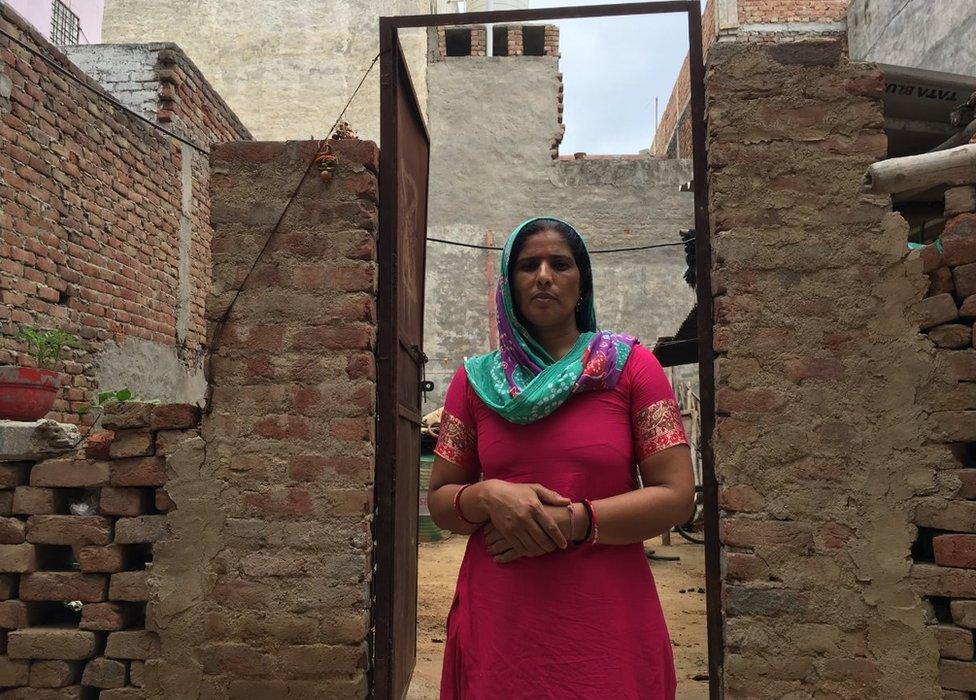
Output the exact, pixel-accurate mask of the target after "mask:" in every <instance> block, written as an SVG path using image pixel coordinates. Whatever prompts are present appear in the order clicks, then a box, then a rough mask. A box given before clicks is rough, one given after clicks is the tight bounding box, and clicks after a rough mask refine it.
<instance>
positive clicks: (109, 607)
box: [78, 603, 131, 632]
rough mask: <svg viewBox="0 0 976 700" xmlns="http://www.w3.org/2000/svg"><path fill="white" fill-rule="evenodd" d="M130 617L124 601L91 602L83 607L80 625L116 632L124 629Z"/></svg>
mask: <svg viewBox="0 0 976 700" xmlns="http://www.w3.org/2000/svg"><path fill="white" fill-rule="evenodd" d="M130 617H131V615H130V612H129V608H127V607H126V606H125V605H124V604H122V603H89V604H87V605H85V606H83V607H82V609H81V622H80V623H78V627H79V628H80V629H83V630H96V631H100V632H114V631H115V630H121V629H124V628H125V627H126V626H127V625H128V624H129V621H130Z"/></svg>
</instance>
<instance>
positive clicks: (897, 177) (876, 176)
mask: <svg viewBox="0 0 976 700" xmlns="http://www.w3.org/2000/svg"><path fill="white" fill-rule="evenodd" d="M973 182H976V144H967V145H965V146H959V147H957V148H950V149H948V150H945V151H937V152H934V153H922V154H919V155H917V156H905V157H902V158H889V159H888V160H882V161H878V162H877V163H875V164H873V165H872V166H871V167H869V168H868V170H867V173H865V175H864V188H865V190H867V191H868V192H873V193H877V194H894V193H896V192H905V191H907V190H926V189H928V188H930V187H936V186H938V185H967V184H970V183H973Z"/></svg>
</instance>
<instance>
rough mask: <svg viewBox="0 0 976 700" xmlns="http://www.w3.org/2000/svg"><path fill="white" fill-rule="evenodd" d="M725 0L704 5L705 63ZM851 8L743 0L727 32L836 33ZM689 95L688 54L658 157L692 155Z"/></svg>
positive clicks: (768, 39) (657, 139)
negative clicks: (718, 11)
mask: <svg viewBox="0 0 976 700" xmlns="http://www.w3.org/2000/svg"><path fill="white" fill-rule="evenodd" d="M722 1H723V0H708V2H707V3H706V4H705V7H704V9H703V10H702V49H703V53H704V57H705V61H706V63H707V61H708V54H709V50H710V47H711V46H712V44H714V43H715V42H716V41H717V40H718V38H719V36H718V35H719V32H718V29H717V23H716V16H715V13H716V8H717V5H718V4H719V3H720V2H722ZM725 1H726V2H727V1H728V0H725ZM846 13H847V0H738V6H737V15H736V20H737V25H736V26H734V27H726V28H725V29H723V31H722V35H723V37H724V40H726V41H728V40H735V41H750V42H756V43H779V42H782V41H784V40H787V39H788V40H791V41H802V40H805V39H808V38H810V37H811V35H815V34H822V33H835V32H837V31H838V29H839V27H838V26H835V23H840V22H844V21H845V20H846ZM788 23H800V24H808V25H809V24H818V23H819V24H822V25H824V26H822V27H812V26H807V27H802V28H796V27H787V26H785V25H786V24H788ZM741 25H754V26H745V27H741ZM755 25H758V26H755ZM777 25H783V26H777ZM690 99H691V88H690V74H689V71H688V59H687V57H686V58H685V62H684V63H683V64H682V66H681V70H679V71H678V76H677V78H676V79H675V84H674V87H673V88H672V91H671V96H670V97H669V99H668V104H667V106H666V107H665V109H664V112H663V113H662V114H661V116H660V117H659V119H658V128H657V131H656V133H655V136H654V149H653V150H654V155H656V156H658V157H659V158H690V157H691V148H692V144H691V109H690V106H689V100H690Z"/></svg>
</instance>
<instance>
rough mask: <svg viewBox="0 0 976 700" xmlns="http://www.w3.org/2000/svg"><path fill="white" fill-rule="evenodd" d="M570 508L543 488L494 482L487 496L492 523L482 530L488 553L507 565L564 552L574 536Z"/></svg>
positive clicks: (540, 486)
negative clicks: (562, 550) (526, 558)
mask: <svg viewBox="0 0 976 700" xmlns="http://www.w3.org/2000/svg"><path fill="white" fill-rule="evenodd" d="M486 486H489V484H488V483H486ZM569 504H570V500H569V499H568V498H564V497H563V496H560V495H559V494H558V493H556V492H555V491H553V490H552V489H548V488H546V487H545V486H542V485H541V484H516V483H511V482H508V481H503V480H500V479H492V480H491V482H490V486H489V488H487V489H486V493H485V507H486V508H487V510H488V518H489V522H488V523H487V524H485V526H484V528H483V530H484V538H485V545H486V546H487V548H488V553H489V554H490V555H491V556H492V558H493V559H494V560H495V562H496V563H498V564H506V563H508V562H511V561H515V560H516V559H520V558H522V557H538V556H541V555H543V554H548V553H549V552H553V551H555V550H556V549H565V548H566V547H567V546H569V543H570V542H571V540H572V536H573V533H572V532H571V531H570V525H571V522H572V519H571V518H570V512H569V509H567V507H566V506H568V505H569Z"/></svg>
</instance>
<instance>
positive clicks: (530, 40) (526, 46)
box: [522, 24, 546, 56]
mask: <svg viewBox="0 0 976 700" xmlns="http://www.w3.org/2000/svg"><path fill="white" fill-rule="evenodd" d="M522 54H523V55H525V56H545V55H546V27H545V25H542V24H536V25H533V24H527V25H525V26H524V27H522Z"/></svg>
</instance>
